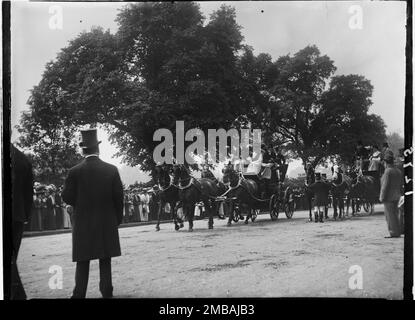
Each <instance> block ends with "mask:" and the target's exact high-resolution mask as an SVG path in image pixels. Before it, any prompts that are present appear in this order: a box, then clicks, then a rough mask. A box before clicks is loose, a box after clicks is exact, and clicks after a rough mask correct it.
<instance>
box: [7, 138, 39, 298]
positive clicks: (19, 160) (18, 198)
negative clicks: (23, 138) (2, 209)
mask: <svg viewBox="0 0 415 320" xmlns="http://www.w3.org/2000/svg"><path fill="white" fill-rule="evenodd" d="M10 150H11V167H12V257H11V258H12V260H11V287H10V297H8V296H7V295H8V294H7V295H6V299H7V298H10V300H26V293H25V290H24V288H23V284H22V281H21V279H20V276H19V271H18V269H17V255H18V253H19V249H20V244H21V241H22V235H23V229H24V225H25V223H26V222H27V221H29V218H30V216H31V213H32V204H33V173H32V164H31V163H30V162H29V160H28V159H27V158H26V156H25V155H24V154H23V153H22V152H21V151H19V150H18V149H17V148H16V147H15V146H14V145H12V144H11V145H10Z"/></svg>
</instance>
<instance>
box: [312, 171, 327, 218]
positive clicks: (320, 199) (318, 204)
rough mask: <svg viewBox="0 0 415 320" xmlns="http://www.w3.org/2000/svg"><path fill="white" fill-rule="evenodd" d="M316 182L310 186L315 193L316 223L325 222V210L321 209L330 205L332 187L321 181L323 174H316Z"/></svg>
mask: <svg viewBox="0 0 415 320" xmlns="http://www.w3.org/2000/svg"><path fill="white" fill-rule="evenodd" d="M315 180H316V181H315V182H314V183H312V184H311V185H310V186H309V189H310V190H311V192H313V193H314V220H315V222H318V221H320V222H324V221H323V210H322V209H321V208H322V207H323V208H324V207H325V206H327V205H328V202H329V191H330V186H329V184H328V183H325V182H323V181H322V180H321V174H320V173H319V172H316V173H315Z"/></svg>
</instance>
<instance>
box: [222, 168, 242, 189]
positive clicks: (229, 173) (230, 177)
mask: <svg viewBox="0 0 415 320" xmlns="http://www.w3.org/2000/svg"><path fill="white" fill-rule="evenodd" d="M222 173H223V183H224V184H229V185H230V186H232V187H234V186H236V185H237V184H238V181H239V174H238V172H237V171H236V170H235V169H234V168H233V166H232V165H227V166H226V167H225V168H223V170H222Z"/></svg>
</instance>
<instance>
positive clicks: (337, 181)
mask: <svg viewBox="0 0 415 320" xmlns="http://www.w3.org/2000/svg"><path fill="white" fill-rule="evenodd" d="M342 181H343V177H342V174H341V173H339V172H338V171H335V172H334V174H333V182H334V183H335V184H340V183H342Z"/></svg>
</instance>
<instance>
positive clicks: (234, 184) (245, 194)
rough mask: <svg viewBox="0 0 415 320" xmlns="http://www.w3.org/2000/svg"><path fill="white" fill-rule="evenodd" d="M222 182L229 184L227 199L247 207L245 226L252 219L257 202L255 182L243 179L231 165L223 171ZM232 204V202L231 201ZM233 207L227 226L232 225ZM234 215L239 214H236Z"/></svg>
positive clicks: (257, 189)
mask: <svg viewBox="0 0 415 320" xmlns="http://www.w3.org/2000/svg"><path fill="white" fill-rule="evenodd" d="M223 182H224V183H225V184H229V191H228V193H227V197H228V198H233V199H235V200H236V202H237V203H238V204H240V205H245V206H246V207H248V214H247V216H246V218H245V224H247V223H248V220H249V218H251V217H252V210H253V209H254V208H255V207H256V206H257V204H258V200H257V199H256V196H257V195H258V193H259V187H258V184H257V182H255V181H254V180H252V179H246V178H244V177H243V176H242V175H241V174H240V173H239V172H237V171H236V170H235V169H234V168H233V167H232V166H231V165H228V166H227V167H225V168H224V169H223ZM232 203H234V201H232ZM234 209H235V207H234V205H233V206H232V208H231V209H230V214H229V219H228V226H230V225H231V224H232V219H233V215H234V213H235V210H234ZM236 214H240V213H239V212H237V213H236Z"/></svg>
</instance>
